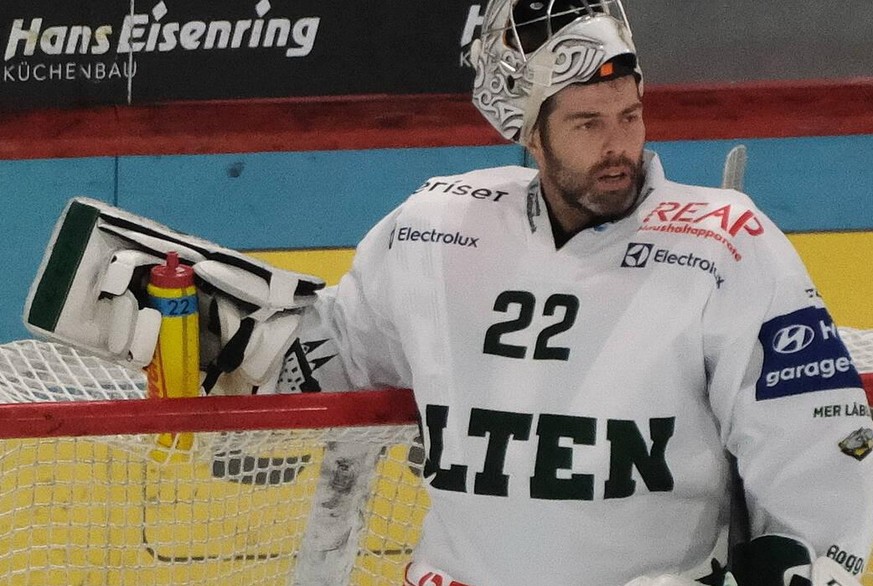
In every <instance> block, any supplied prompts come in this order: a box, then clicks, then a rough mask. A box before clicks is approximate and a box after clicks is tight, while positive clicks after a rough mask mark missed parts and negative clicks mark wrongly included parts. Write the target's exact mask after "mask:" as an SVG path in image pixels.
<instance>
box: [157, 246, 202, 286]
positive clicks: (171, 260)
mask: <svg viewBox="0 0 873 586" xmlns="http://www.w3.org/2000/svg"><path fill="white" fill-rule="evenodd" d="M149 282H150V283H151V284H152V285H155V286H156V287H163V288H164V289H182V288H184V287H192V286H194V269H193V268H192V267H190V266H188V265H183V264H179V253H178V252H176V251H171V252H168V253H167V264H164V265H156V266H153V267H152V270H151V279H150V281H149Z"/></svg>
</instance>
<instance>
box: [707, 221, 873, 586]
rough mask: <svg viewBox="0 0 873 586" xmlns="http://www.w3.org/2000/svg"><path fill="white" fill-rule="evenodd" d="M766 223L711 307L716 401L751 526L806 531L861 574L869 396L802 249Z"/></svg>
mask: <svg viewBox="0 0 873 586" xmlns="http://www.w3.org/2000/svg"><path fill="white" fill-rule="evenodd" d="M768 229H769V230H770V232H771V234H770V235H769V237H768V239H767V240H764V241H763V242H761V243H757V245H756V254H755V255H754V257H753V258H748V259H746V258H744V259H743V263H745V264H742V266H741V267H738V271H737V272H738V275H739V278H737V279H734V280H733V282H734V283H737V284H738V285H737V286H734V287H732V288H731V289H730V290H729V291H725V292H724V293H725V294H724V295H718V294H717V293H716V294H715V295H714V296H713V297H712V298H711V299H710V302H709V303H708V305H707V307H706V309H705V311H704V352H705V367H706V372H707V377H708V381H709V397H710V402H711V405H712V408H713V412H714V413H715V415H716V417H717V419H718V423H719V425H720V433H721V438H722V441H723V443H724V445H725V447H726V448H727V449H728V450H729V451H730V452H731V453H732V454H733V455H734V456H735V457H736V459H737V464H738V469H739V473H740V476H741V478H742V481H743V484H744V488H745V492H746V500H747V505H748V509H749V517H750V519H749V521H750V528H751V533H752V537H757V536H760V535H763V534H774V533H775V534H782V535H787V536H791V537H795V538H799V539H801V540H803V541H805V542H806V543H808V544H809V545H810V546H812V548H813V549H814V550H815V552H816V555H818V556H829V557H833V558H834V559H835V560H837V561H839V562H840V563H841V564H843V565H844V566H845V567H846V569H847V570H849V571H850V572H852V573H854V574H858V573H859V572H861V571H863V567H864V563H865V560H866V558H867V556H868V555H869V553H870V547H871V541H873V457H867V456H868V454H869V453H870V451H871V446H873V431H871V427H873V426H871V418H870V412H869V408H868V405H867V400H866V395H865V393H864V390H863V387H862V385H861V380H860V377H859V375H858V373H857V372H856V370H855V368H854V366H853V365H852V361H851V358H850V356H849V353H848V351H847V349H846V347H845V345H844V344H843V342H842V341H841V340H840V337H839V334H838V331H837V328H836V325H835V324H834V322H833V320H832V319H831V317H830V315H829V313H828V311H827V308H826V307H825V303H824V301H823V300H822V299H821V297H820V296H819V294H818V293H817V291H816V289H815V287H814V285H813V284H812V281H811V279H810V277H809V275H808V273H807V271H806V269H805V268H804V266H803V264H802V262H801V260H800V258H799V257H798V256H797V254H796V252H795V251H794V249H793V248H792V246H791V244H790V243H789V242H788V240H787V238H785V237H784V235H782V234H781V233H779V232H778V230H777V229H776V227H775V226H773V225H772V223H771V224H769V225H768ZM773 232H775V234H773Z"/></svg>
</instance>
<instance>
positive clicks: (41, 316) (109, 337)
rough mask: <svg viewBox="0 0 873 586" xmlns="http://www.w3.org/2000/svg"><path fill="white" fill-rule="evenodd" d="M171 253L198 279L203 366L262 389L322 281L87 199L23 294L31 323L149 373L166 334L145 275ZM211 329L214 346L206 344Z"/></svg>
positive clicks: (79, 201) (63, 221)
mask: <svg viewBox="0 0 873 586" xmlns="http://www.w3.org/2000/svg"><path fill="white" fill-rule="evenodd" d="M170 251H176V252H177V253H178V254H179V259H180V261H181V262H183V263H186V264H189V265H192V266H193V267H194V272H195V275H196V277H197V283H196V284H197V289H198V296H199V297H200V300H199V301H200V314H201V324H203V325H202V327H201V331H202V332H201V342H202V343H201V353H202V354H201V365H202V366H201V369H204V368H206V367H207V365H209V368H211V369H212V370H213V371H214V372H212V373H211V378H212V379H215V378H216V377H217V376H218V374H220V373H222V372H231V371H234V370H236V369H241V370H242V371H243V372H242V374H243V380H245V381H247V382H249V383H251V384H253V385H259V384H264V382H266V380H267V379H268V378H269V377H270V376H271V375H272V374H273V371H274V370H275V369H276V368H278V366H279V365H280V364H281V360H282V357H283V355H284V353H285V351H286V350H287V348H288V347H289V346H290V345H291V343H292V342H293V339H294V336H293V332H294V329H295V328H296V324H297V321H298V320H299V313H300V311H301V310H302V308H304V307H306V306H308V305H310V304H312V303H313V302H314V301H315V298H316V292H317V291H318V290H319V289H321V288H323V287H324V281H323V280H321V279H319V278H317V277H312V276H309V275H304V274H300V273H294V272H291V271H285V270H282V269H278V268H275V267H272V266H270V265H269V264H267V263H264V262H261V261H259V260H257V259H254V258H251V257H248V256H245V255H243V254H242V253H240V252H238V251H235V250H232V249H228V248H224V247H221V246H219V245H217V244H214V243H212V242H210V241H208V240H205V239H202V238H198V237H195V236H191V235H187V234H183V233H181V232H177V231H175V230H173V229H171V228H169V227H167V226H164V225H162V224H159V223H157V222H155V221H153V220H150V219H148V218H144V217H141V216H138V215H136V214H133V213H130V212H127V211H125V210H121V209H119V208H116V207H113V206H110V205H108V204H105V203H103V202H100V201H96V200H92V199H88V198H74V199H72V200H71V201H70V202H69V203H68V204H67V206H66V208H65V209H64V211H63V213H62V214H61V216H60V218H59V219H58V221H57V224H56V225H55V229H54V232H53V233H52V236H51V239H50V241H49V244H48V247H47V249H46V252H45V255H44V257H43V260H42V263H41V264H40V267H39V270H38V272H37V275H36V278H35V279H34V282H33V284H32V285H31V287H30V291H29V293H28V296H27V301H26V303H25V308H24V323H25V326H26V327H27V328H28V330H30V331H31V332H32V333H34V334H36V335H38V336H41V337H45V338H48V339H52V340H56V341H59V342H63V343H65V344H69V345H72V346H76V347H79V348H82V349H84V350H86V351H89V352H92V353H94V354H96V355H98V356H101V357H104V358H107V359H110V360H113V361H116V362H120V363H123V364H126V365H129V366H133V367H142V366H145V365H146V364H148V363H149V362H150V361H151V358H152V354H153V352H154V348H155V344H156V341H157V334H158V329H159V327H160V314H159V313H158V312H157V311H156V310H154V309H151V308H150V307H148V304H147V294H146V284H147V280H148V272H149V269H150V268H151V267H152V266H154V265H156V264H159V263H163V262H164V259H165V257H166V254H167V253H168V252H170ZM210 332H211V333H212V334H214V335H215V337H216V338H217V339H216V340H214V341H210V340H209V339H204V337H206V338H208V336H209V333H210ZM204 342H205V343H204ZM219 371H220V372H219ZM207 374H208V375H210V373H209V370H208V369H207ZM207 378H210V376H208V377H207ZM212 382H214V380H213V381H212ZM207 389H208V387H207Z"/></svg>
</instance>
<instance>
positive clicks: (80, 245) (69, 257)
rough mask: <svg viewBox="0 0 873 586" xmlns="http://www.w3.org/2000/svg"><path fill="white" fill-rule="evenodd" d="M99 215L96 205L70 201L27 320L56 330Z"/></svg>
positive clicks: (50, 329)
mask: <svg viewBox="0 0 873 586" xmlns="http://www.w3.org/2000/svg"><path fill="white" fill-rule="evenodd" d="M99 217H100V210H98V209H97V208H95V207H93V206H89V205H86V204H83V203H80V202H73V203H72V204H70V209H69V210H67V213H66V216H65V217H64V223H63V225H62V226H61V229H60V230H59V231H58V236H57V238H56V239H55V242H54V246H52V253H51V256H50V257H49V259H48V262H47V263H46V266H45V270H44V271H43V273H42V278H41V279H40V281H39V285H38V286H37V288H36V291H35V292H34V295H33V301H32V302H31V304H30V312H29V313H28V315H27V323H29V324H31V325H33V326H35V327H38V328H41V329H43V330H46V331H49V332H53V331H55V327H57V325H58V320H59V319H60V317H61V311H62V310H63V308H64V305H66V302H67V295H68V294H69V292H70V287H72V285H73V279H74V278H75V276H76V271H77V270H78V268H79V263H80V262H82V256H83V255H84V254H85V248H86V247H87V246H88V241H89V240H90V239H91V233H92V231H93V230H94V225H95V224H96V223H97V218H99Z"/></svg>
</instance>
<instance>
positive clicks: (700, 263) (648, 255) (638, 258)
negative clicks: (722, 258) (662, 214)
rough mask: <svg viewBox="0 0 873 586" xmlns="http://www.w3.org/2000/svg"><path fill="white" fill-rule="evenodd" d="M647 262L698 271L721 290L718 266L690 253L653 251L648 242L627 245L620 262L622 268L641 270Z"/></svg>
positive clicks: (652, 246) (664, 249)
mask: <svg viewBox="0 0 873 586" xmlns="http://www.w3.org/2000/svg"><path fill="white" fill-rule="evenodd" d="M649 262H652V263H656V264H666V265H675V266H680V267H686V268H693V269H698V270H700V271H703V272H705V273H709V274H710V275H712V278H713V279H715V286H716V288H717V289H721V286H722V284H724V277H722V276H721V273H720V272H719V270H718V266H716V264H715V263H714V262H713V261H711V260H708V259H705V258H701V257H699V256H695V255H694V253H692V252H689V253H685V254H676V253H673V252H671V251H670V250H668V249H666V248H658V249H655V245H654V244H651V243H648V242H629V243H628V245H627V250H626V251H625V253H624V258H623V259H622V261H621V266H622V267H624V268H631V269H642V268H645V267H646V266H648V264H649Z"/></svg>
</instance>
